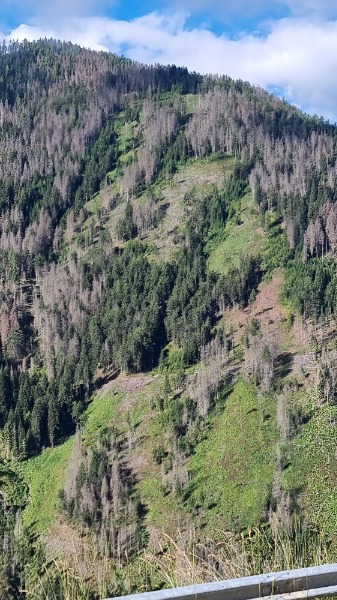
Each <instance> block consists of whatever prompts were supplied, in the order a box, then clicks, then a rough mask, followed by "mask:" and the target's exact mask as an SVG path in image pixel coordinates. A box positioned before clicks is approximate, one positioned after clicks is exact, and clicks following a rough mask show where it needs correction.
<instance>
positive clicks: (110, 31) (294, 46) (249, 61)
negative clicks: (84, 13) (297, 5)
mask: <svg viewBox="0 0 337 600" xmlns="http://www.w3.org/2000/svg"><path fill="white" fill-rule="evenodd" d="M11 37H12V38H13V39H19V40H23V39H25V38H27V39H37V38H39V37H56V38H59V39H65V40H72V41H73V42H75V43H79V44H81V45H83V46H86V47H91V48H94V49H98V50H103V49H109V50H111V51H113V52H119V53H120V52H123V53H124V54H125V55H127V56H129V57H130V58H133V59H135V60H140V61H142V62H146V63H155V62H161V63H166V64H167V63H171V64H172V63H175V64H180V65H184V66H187V67H188V68H189V69H191V70H195V71H199V72H202V73H224V74H227V75H230V76H231V77H234V78H241V79H244V80H247V81H250V82H251V83H255V84H257V85H261V86H263V87H269V88H271V87H273V88H277V89H278V90H281V93H282V94H283V95H284V96H285V97H287V99H288V100H290V101H292V102H294V103H296V104H297V105H299V106H301V107H302V108H304V109H305V110H307V111H308V112H311V113H313V112H316V113H317V114H323V115H324V117H326V118H330V119H332V120H333V121H334V120H336V119H337V86H336V85H335V81H334V79H335V77H336V73H337V22H334V21H323V20H321V21H313V22H309V21H308V20H305V19H303V18H295V17H293V18H288V19H282V20H279V21H275V22H273V23H271V24H270V30H269V33H268V34H267V35H266V36H265V37H262V36H261V35H259V34H254V35H246V36H243V37H241V38H240V39H235V40H232V39H229V38H228V37H226V36H225V35H221V36H217V35H215V34H214V33H212V32H211V31H208V30H206V29H193V30H188V29H187V26H186V15H185V16H184V15H181V14H176V15H174V16H172V17H168V16H163V15H160V14H155V13H152V14H150V15H147V16H144V17H141V18H138V19H134V20H132V21H118V20H113V19H108V18H97V17H87V18H76V19H74V18H73V19H67V20H60V21H56V20H53V21H52V24H50V25H43V24H42V23H40V25H35V26H33V25H21V26H20V27H18V28H17V29H15V30H14V31H12V33H11Z"/></svg>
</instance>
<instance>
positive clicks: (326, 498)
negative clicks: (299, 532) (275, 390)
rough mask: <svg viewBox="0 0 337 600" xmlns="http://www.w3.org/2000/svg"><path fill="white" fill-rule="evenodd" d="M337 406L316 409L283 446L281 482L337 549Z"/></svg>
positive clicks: (305, 514)
mask: <svg viewBox="0 0 337 600" xmlns="http://www.w3.org/2000/svg"><path fill="white" fill-rule="evenodd" d="M336 422H337V407H335V406H330V407H329V406H324V407H321V408H316V410H314V411H313V413H312V416H311V418H310V419H309V421H308V422H307V423H305V424H304V425H302V427H301V429H300V432H299V434H298V435H297V436H296V437H295V438H294V439H292V440H291V441H290V443H289V445H288V447H287V448H286V449H285V460H286V469H285V471H284V473H283V485H284V487H285V489H286V490H287V491H289V492H290V493H292V494H296V495H298V502H299V505H300V507H301V512H302V514H304V516H305V518H306V520H307V522H309V523H311V524H313V525H314V526H315V527H317V528H319V529H320V530H321V531H323V532H324V533H326V534H327V535H328V536H329V537H331V538H332V540H333V545H334V547H335V549H336V550H337V501H336V486H337V457H336V444H337V431H336Z"/></svg>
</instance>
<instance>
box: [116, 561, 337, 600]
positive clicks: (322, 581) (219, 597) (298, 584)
mask: <svg viewBox="0 0 337 600" xmlns="http://www.w3.org/2000/svg"><path fill="white" fill-rule="evenodd" d="M334 595H336V596H337V564H333V565H322V566H320V567H309V568H307V569H296V570H294V571H280V572H278V573H267V574H263V575H253V576H252V577H243V578H241V579H228V580H227V581H214V582H212V583H202V584H198V585H190V586H187V587H181V588H173V589H168V590H160V591H157V592H146V593H143V594H132V595H130V596H121V597H119V598H118V600H196V599H197V600H257V599H258V598H270V599H272V600H302V599H304V598H327V597H329V596H334ZM106 600H112V598H107V599H106Z"/></svg>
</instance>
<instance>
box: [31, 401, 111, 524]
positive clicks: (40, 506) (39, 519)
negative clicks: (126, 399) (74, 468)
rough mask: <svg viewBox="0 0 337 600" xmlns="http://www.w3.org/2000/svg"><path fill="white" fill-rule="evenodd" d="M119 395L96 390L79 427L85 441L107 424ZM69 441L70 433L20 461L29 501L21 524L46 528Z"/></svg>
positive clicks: (59, 486) (55, 502) (61, 483)
mask: <svg viewBox="0 0 337 600" xmlns="http://www.w3.org/2000/svg"><path fill="white" fill-rule="evenodd" d="M120 399H121V397H120V396H119V395H115V396H111V395H107V396H104V397H101V396H100V395H99V394H98V395H96V396H95V397H94V399H93V402H92V403H91V405H90V406H89V408H88V410H87V413H86V414H87V422H86V424H85V427H84V430H83V436H84V440H85V441H87V442H88V443H89V442H90V441H92V440H93V439H95V437H96V435H97V433H98V431H99V429H101V428H103V427H105V426H106V425H107V423H108V422H109V421H110V420H111V419H112V417H113V414H114V412H115V410H116V407H117V405H118V402H119V401H120ZM73 443H74V436H73V437H71V438H69V439H68V440H66V441H65V442H64V443H63V444H60V445H59V446H57V447H55V448H48V449H47V450H45V451H44V452H42V454H40V455H39V456H37V457H36V458H31V459H29V460H27V461H26V462H24V463H23V475H24V478H25V480H26V482H27V484H28V486H29V503H28V505H27V507H26V509H25V510H24V513H23V523H24V525H27V526H28V525H31V524H32V523H34V524H35V527H36V529H37V530H38V531H39V532H41V533H45V532H47V531H48V530H49V528H50V526H51V525H52V523H53V521H54V519H55V517H56V514H57V508H58V493H59V491H60V490H61V489H62V488H63V486H64V480H65V474H66V468H67V464H68V461H69V458H70V455H71V451H72V448H73Z"/></svg>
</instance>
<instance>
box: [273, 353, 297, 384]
mask: <svg viewBox="0 0 337 600" xmlns="http://www.w3.org/2000/svg"><path fill="white" fill-rule="evenodd" d="M293 362H294V355H293V354H292V353H291V352H282V353H281V354H279V356H278V357H277V359H276V361H275V365H274V372H275V376H276V377H277V378H279V377H280V378H282V377H286V376H287V375H289V373H291V369H292V366H293Z"/></svg>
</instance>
